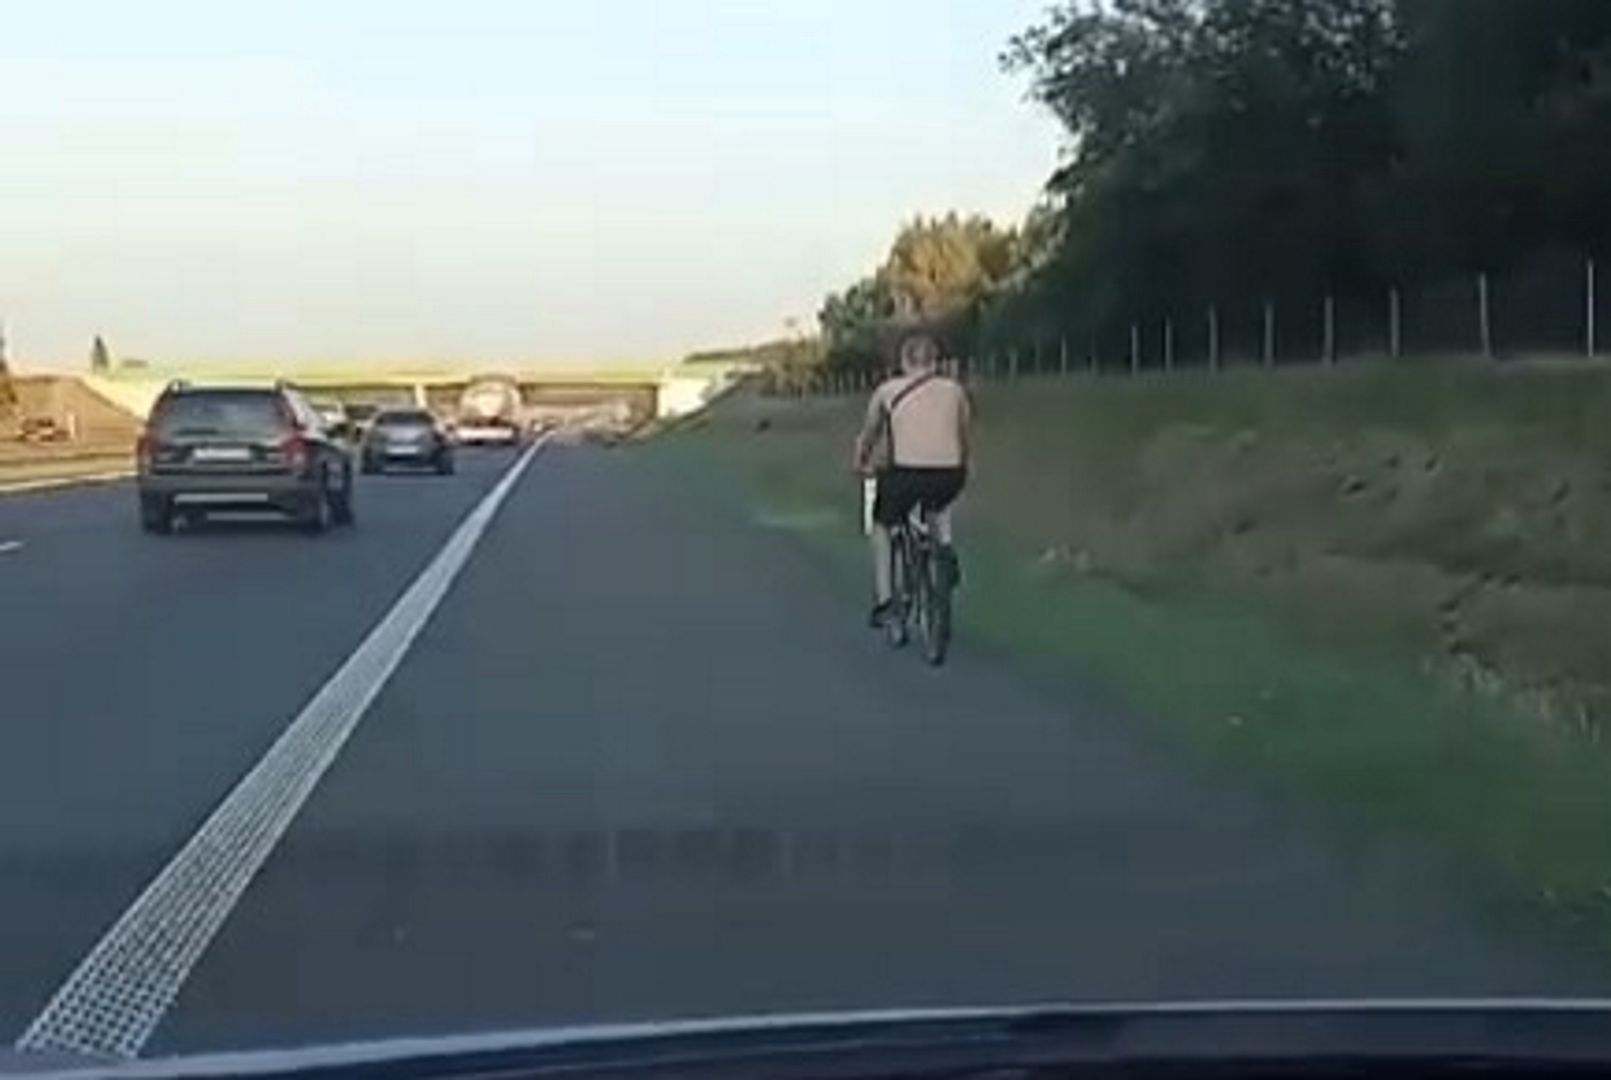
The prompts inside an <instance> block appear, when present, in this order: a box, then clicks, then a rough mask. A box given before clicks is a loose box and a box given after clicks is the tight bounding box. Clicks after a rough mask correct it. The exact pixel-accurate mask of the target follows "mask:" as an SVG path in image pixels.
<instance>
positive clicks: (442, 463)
mask: <svg viewBox="0 0 1611 1080" xmlns="http://www.w3.org/2000/svg"><path fill="white" fill-rule="evenodd" d="M436 471H437V472H438V473H440V474H441V475H443V476H452V475H453V455H452V454H443V455H442V456H441V457H439V458H437V459H436Z"/></svg>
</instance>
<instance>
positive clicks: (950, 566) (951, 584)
mask: <svg viewBox="0 0 1611 1080" xmlns="http://www.w3.org/2000/svg"><path fill="white" fill-rule="evenodd" d="M939 554H940V581H941V582H942V583H943V584H944V585H945V587H946V588H947V589H954V588H956V587H957V586H959V585H961V584H962V560H961V559H958V558H957V549H956V548H954V547H951V546H950V545H949V544H947V545H946V546H945V547H942V548H941V549H940V553H939Z"/></svg>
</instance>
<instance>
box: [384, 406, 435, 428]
mask: <svg viewBox="0 0 1611 1080" xmlns="http://www.w3.org/2000/svg"><path fill="white" fill-rule="evenodd" d="M432 422H433V421H432V418H431V414H430V413H428V412H425V411H423V410H420V409H408V410H402V409H400V410H397V411H395V412H383V413H381V414H380V415H379V416H377V417H375V423H376V425H378V426H380V427H419V426H420V425H421V424H425V425H429V424H431V423H432Z"/></svg>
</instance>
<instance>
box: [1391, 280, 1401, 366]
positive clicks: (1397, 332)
mask: <svg viewBox="0 0 1611 1080" xmlns="http://www.w3.org/2000/svg"><path fill="white" fill-rule="evenodd" d="M1387 355H1388V357H1389V358H1390V359H1393V360H1399V359H1402V358H1403V356H1404V298H1403V297H1402V296H1400V295H1399V291H1398V286H1397V285H1394V286H1393V287H1392V288H1390V289H1388V290H1387Z"/></svg>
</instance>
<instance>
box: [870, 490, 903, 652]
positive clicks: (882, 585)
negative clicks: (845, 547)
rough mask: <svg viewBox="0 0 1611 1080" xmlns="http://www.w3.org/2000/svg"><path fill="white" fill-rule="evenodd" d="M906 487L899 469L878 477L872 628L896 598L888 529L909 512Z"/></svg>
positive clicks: (872, 536)
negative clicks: (906, 501) (905, 493)
mask: <svg viewBox="0 0 1611 1080" xmlns="http://www.w3.org/2000/svg"><path fill="white" fill-rule="evenodd" d="M906 487H909V485H905V486H903V484H902V483H901V479H900V476H899V474H898V473H897V472H896V470H893V469H891V470H886V471H885V472H883V473H880V474H879V477H878V490H877V492H876V494H875V495H874V497H873V514H872V517H873V527H872V529H871V530H870V532H869V534H868V542H869V547H870V548H871V550H872V555H873V610H872V614H871V615H870V616H869V617H868V622H869V623H870V624H872V625H873V626H878V625H880V624H882V622H883V621H884V617H885V616H886V615H888V614H889V611H890V608H891V606H892V604H893V601H894V598H895V581H894V568H893V559H894V544H893V543H892V542H891V540H890V533H889V528H890V525H892V524H893V523H895V522H897V521H899V520H900V519H901V517H902V515H903V514H905V513H906V512H907V510H909V509H910V504H909V503H905V502H904V499H905V496H904V491H905V490H906Z"/></svg>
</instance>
